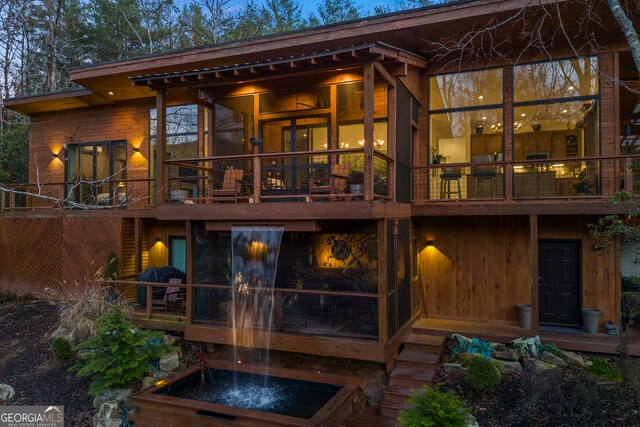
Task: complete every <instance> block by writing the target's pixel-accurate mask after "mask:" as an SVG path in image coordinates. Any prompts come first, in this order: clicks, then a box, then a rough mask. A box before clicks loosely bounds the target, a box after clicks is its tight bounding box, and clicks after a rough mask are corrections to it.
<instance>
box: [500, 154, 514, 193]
mask: <svg viewBox="0 0 640 427" xmlns="http://www.w3.org/2000/svg"><path fill="white" fill-rule="evenodd" d="M502 177H503V178H502V179H504V182H503V183H502V184H503V188H504V198H505V200H506V201H507V202H511V201H512V200H513V163H507V164H505V165H504V174H503V175H502Z"/></svg>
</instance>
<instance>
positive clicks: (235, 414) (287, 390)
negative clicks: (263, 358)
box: [129, 362, 358, 426]
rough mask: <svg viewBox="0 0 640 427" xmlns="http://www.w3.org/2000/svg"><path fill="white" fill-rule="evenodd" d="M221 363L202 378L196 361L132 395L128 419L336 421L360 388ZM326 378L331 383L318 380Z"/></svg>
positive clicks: (153, 422)
mask: <svg viewBox="0 0 640 427" xmlns="http://www.w3.org/2000/svg"><path fill="white" fill-rule="evenodd" d="M218 364H220V363H216V365H218ZM221 364H222V365H223V367H219V366H218V367H212V366H209V367H208V368H207V369H206V370H205V381H204V383H202V381H201V379H200V370H199V368H198V367H197V366H196V367H192V368H190V369H187V370H186V371H184V372H182V373H179V374H177V375H176V376H174V377H173V378H171V379H170V380H169V381H160V382H158V383H157V384H156V385H155V386H154V387H152V388H149V389H147V390H143V391H142V392H140V393H138V394H136V395H135V396H132V397H131V398H130V404H131V406H132V407H133V410H132V411H131V412H130V414H129V419H130V420H131V421H133V422H134V423H136V424H137V425H138V424H139V425H163V426H172V425H185V422H186V423H188V424H189V425H191V424H194V425H202V426H205V425H211V426H220V425H238V426H244V425H255V426H271V425H273V426H276V425H291V426H333V425H336V426H337V425H339V423H340V421H341V420H342V419H343V418H344V417H345V416H346V415H347V414H349V413H350V412H351V404H352V400H353V398H354V397H355V395H356V392H357V391H358V387H357V386H356V385H353V384H345V383H343V384H338V382H340V377H338V376H334V375H328V376H326V375H322V374H318V373H311V372H303V373H301V372H300V371H290V370H284V369H277V370H275V372H273V374H270V375H268V376H265V375H262V374H260V373H257V372H255V370H254V369H253V368H251V367H247V366H242V367H241V369H242V370H240V371H233V370H231V369H230V368H234V367H235V365H233V364H232V363H228V364H227V363H226V362H221ZM225 365H226V366H225ZM272 371H273V370H272ZM327 378H329V379H330V382H332V383H334V384H327V383H326V382H321V381H326V379H327Z"/></svg>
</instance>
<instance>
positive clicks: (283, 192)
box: [165, 149, 393, 203]
mask: <svg viewBox="0 0 640 427" xmlns="http://www.w3.org/2000/svg"><path fill="white" fill-rule="evenodd" d="M165 163H166V165H167V169H168V171H167V172H168V177H167V183H168V185H167V201H168V202H169V203H213V202H219V201H233V202H244V203H260V202H265V201H306V202H310V201H319V200H331V201H342V200H361V199H363V198H364V195H365V194H366V189H365V187H364V186H365V179H364V172H363V171H364V150H363V149H340V150H322V151H304V152H294V153H290V152H283V153H260V154H245V155H236V156H216V157H206V158H190V159H179V160H178V159H172V160H167V161H166V162H165ZM373 164H374V167H373V169H374V171H373V174H374V180H373V188H372V189H371V194H372V195H373V198H375V199H387V198H389V196H390V193H389V185H388V183H389V177H390V176H391V170H392V164H393V160H392V159H391V158H389V157H387V156H386V155H384V154H382V153H378V152H376V153H375V155H374V162H373ZM339 165H347V167H346V168H339ZM230 168H233V169H237V170H242V179H241V182H240V184H241V186H240V190H239V192H238V193H237V194H232V195H231V196H229V195H224V196H219V195H218V194H219V193H220V191H219V190H224V189H228V188H224V179H225V172H226V171H227V170H228V169H230ZM336 171H348V172H347V175H345V176H341V175H336V174H337V172H336ZM343 173H344V172H343ZM332 176H333V177H334V179H335V178H336V177H337V178H339V179H338V180H337V181H336V183H335V185H334V186H333V188H332V189H329V188H328V186H329V184H330V182H329V181H330V178H331V177H332ZM321 187H324V189H325V190H327V191H320V190H321Z"/></svg>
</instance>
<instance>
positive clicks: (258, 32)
mask: <svg viewBox="0 0 640 427" xmlns="http://www.w3.org/2000/svg"><path fill="white" fill-rule="evenodd" d="M232 21H233V25H232V27H231V28H230V30H229V33H228V39H229V40H241V39H249V38H253V37H258V36H262V35H265V34H268V32H269V17H268V12H267V10H266V9H265V8H264V6H262V5H259V4H256V2H255V1H254V0H248V1H247V3H246V4H245V6H244V8H243V9H241V10H239V11H238V12H237V13H236V14H235V15H234V16H233V18H232Z"/></svg>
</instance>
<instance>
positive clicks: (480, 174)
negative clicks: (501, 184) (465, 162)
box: [471, 155, 497, 199]
mask: <svg viewBox="0 0 640 427" xmlns="http://www.w3.org/2000/svg"><path fill="white" fill-rule="evenodd" d="M471 161H472V162H473V163H484V162H492V161H493V156H491V155H481V156H472V158H471ZM496 175H497V173H496V169H495V166H476V167H474V168H473V169H472V171H471V176H473V179H474V180H475V186H474V188H473V198H474V199H477V198H478V185H479V184H480V181H484V182H487V181H488V182H489V186H490V187H491V197H492V198H495V197H496V189H495V185H494V182H493V179H494V178H495V177H496Z"/></svg>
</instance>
